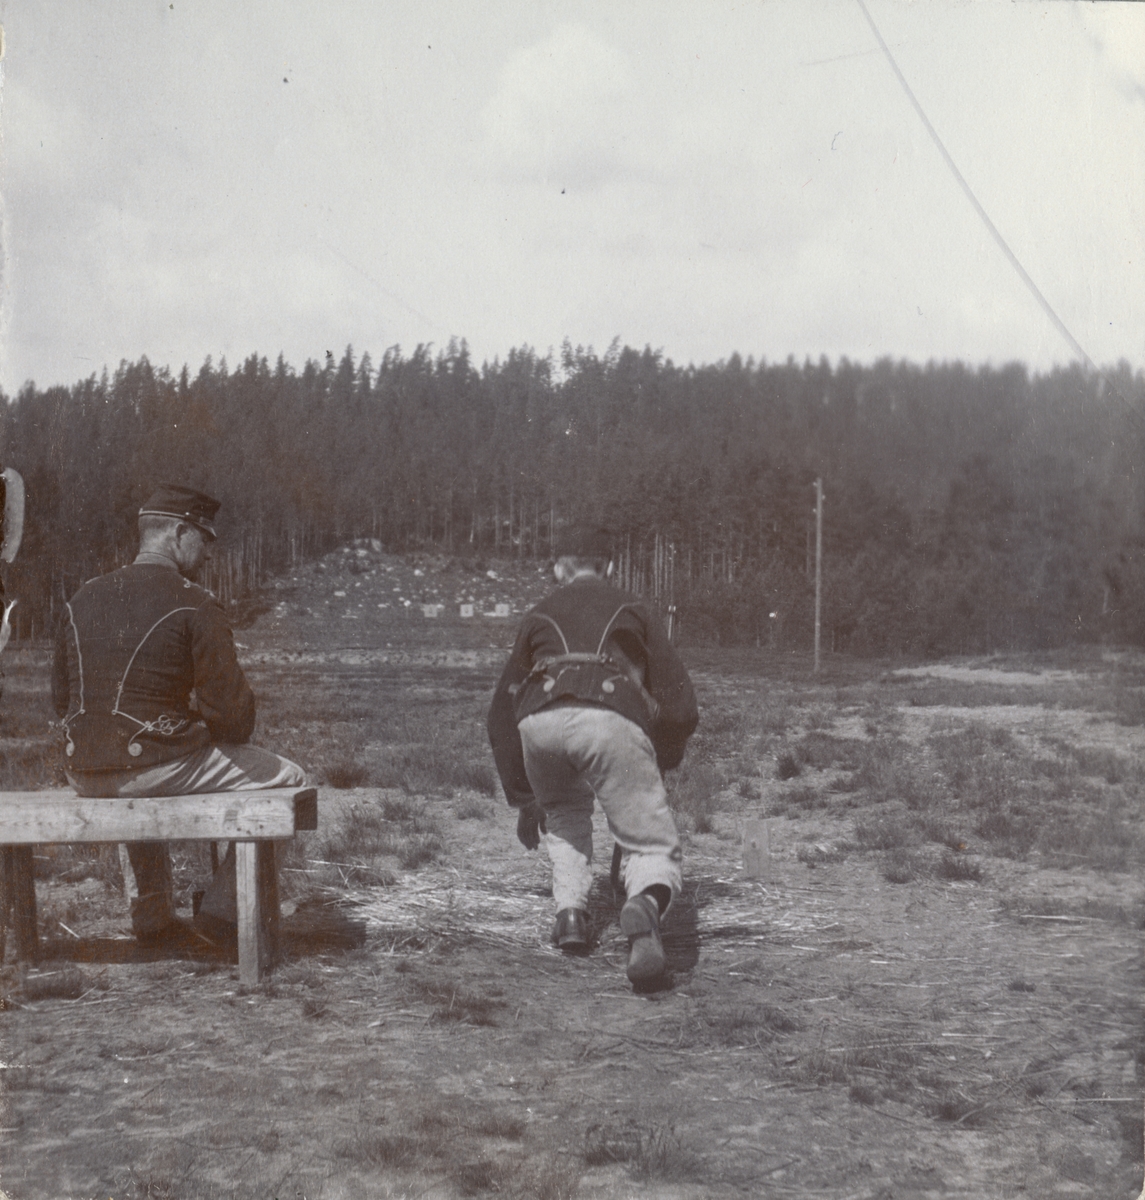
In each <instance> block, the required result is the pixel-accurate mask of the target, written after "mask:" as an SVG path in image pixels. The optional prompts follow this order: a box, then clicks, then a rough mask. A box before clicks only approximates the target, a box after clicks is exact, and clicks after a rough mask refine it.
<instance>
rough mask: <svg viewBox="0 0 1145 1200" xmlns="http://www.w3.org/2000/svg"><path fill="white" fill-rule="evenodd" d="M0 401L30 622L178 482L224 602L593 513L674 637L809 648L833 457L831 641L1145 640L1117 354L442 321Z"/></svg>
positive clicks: (546, 532)
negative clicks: (487, 330) (898, 349)
mask: <svg viewBox="0 0 1145 1200" xmlns="http://www.w3.org/2000/svg"><path fill="white" fill-rule="evenodd" d="M3 400H4V402H3V404H2V405H0V461H2V462H3V463H4V464H5V465H8V466H12V467H14V468H15V469H17V470H18V471H20V472H21V474H22V475H23V476H24V479H25V483H26V486H27V493H28V518H27V524H26V531H25V541H24V546H23V548H22V550H21V552H20V555H19V557H18V559H17V561H16V563H15V564H13V565H12V566H9V567H6V568H5V582H6V586H7V589H8V591H9V593H10V594H14V595H18V596H19V599H20V605H19V606H18V609H17V614H18V618H19V619H18V622H17V627H16V628H17V634H18V636H23V637H29V636H39V635H41V634H43V633H44V632H45V631H46V630H47V629H48V628H49V627H50V626H51V623H52V621H53V620H54V619H55V616H56V613H57V612H58V610H59V606H60V604H61V602H62V601H63V600H64V599H66V598H67V597H68V596H69V595H70V594H71V593H72V592H73V591H74V590H75V588H76V587H77V586H78V585H79V584H80V583H81V582H82V581H83V580H84V579H87V578H90V577H91V576H93V575H95V574H97V573H99V572H101V571H104V570H107V569H109V568H111V567H113V566H115V565H118V564H120V563H123V562H125V561H128V560H129V559H130V557H131V556H132V554H133V553H134V548H135V516H136V513H137V512H138V509H139V506H140V504H141V502H142V501H143V500H144V499H145V498H146V495H147V493H148V492H149V490H150V489H151V487H152V486H153V485H154V484H155V483H157V482H160V481H163V480H171V481H179V482H185V483H188V484H191V485H192V486H196V487H200V488H202V489H203V490H205V491H208V492H210V493H212V494H214V495H216V496H218V497H220V498H221V499H223V500H224V502H225V507H224V510H223V512H222V514H221V519H222V532H223V535H224V536H223V539H222V541H221V543H220V547H221V549H222V551H223V552H222V553H220V554H219V555H218V556H217V559H216V563H215V566H214V576H213V578H212V579H211V580H210V581H209V582H210V583H211V585H212V586H213V587H214V588H215V590H216V591H217V592H219V593H220V595H221V596H222V598H223V599H224V600H227V601H231V600H237V599H239V598H241V597H242V596H244V595H248V594H250V593H251V592H252V591H253V590H255V589H256V588H257V586H258V584H259V582H260V580H262V579H263V578H264V577H265V576H266V575H267V574H268V573H270V572H274V571H277V570H280V569H282V568H283V567H285V566H287V565H288V564H290V563H293V562H297V561H299V560H301V559H303V558H306V557H308V556H310V555H313V554H316V553H320V552H322V551H324V550H326V549H328V548H329V547H331V546H333V545H335V544H337V543H339V542H341V541H344V540H346V539H348V538H352V537H361V536H365V537H373V538H378V539H380V540H381V541H382V542H383V543H384V544H385V545H386V547H387V548H388V549H390V550H391V551H395V552H404V551H412V550H434V551H437V552H442V553H446V554H452V555H459V556H464V557H467V558H471V559H477V558H496V557H505V556H513V557H538V558H546V557H548V556H549V555H550V552H551V549H552V546H553V539H554V534H555V533H559V530H560V528H561V527H562V526H563V525H564V524H565V523H567V522H569V521H573V520H580V519H591V520H596V521H599V522H601V523H603V524H605V525H606V526H607V527H609V528H610V529H611V530H612V531H613V532H614V533H615V535H616V538H617V545H618V546H619V548H620V550H621V554H620V563H619V565H620V572H621V577H622V580H623V581H624V582H626V583H628V584H630V585H631V586H633V587H636V588H638V589H639V590H641V591H643V592H644V593H646V594H648V595H650V596H652V597H654V598H655V599H656V600H657V602H658V603H659V604H660V605H661V606H662V607H663V608H664V609H665V610H667V608H668V607H669V606H675V613H674V620H675V622H676V624H677V628H678V630H679V632H680V635H681V637H682V638H683V639H684V640H685V641H691V642H708V643H711V642H722V643H725V644H733V643H761V644H765V645H767V644H771V645H775V646H777V647H781V648H787V647H795V646H808V645H809V644H810V642H811V638H812V629H813V579H814V523H815V517H814V511H813V510H814V488H813V483H814V480H815V479H816V478H817V477H819V478H822V480H823V487H824V491H825V495H826V501H825V510H824V533H823V545H824V558H823V580H824V591H823V610H822V629H823V640H824V645H825V647H826V648H828V649H835V650H838V651H848V652H852V653H862V654H873V653H880V654H882V653H922V654H949V653H981V652H987V651H993V650H1001V649H1020V648H1032V647H1041V646H1046V645H1059V644H1063V643H1067V642H1070V641H1093V640H1100V639H1115V640H1129V641H1145V567H1143V562H1142V551H1143V545H1145V541H1143V535H1145V485H1143V480H1142V470H1141V466H1142V463H1145V378H1143V377H1142V375H1141V374H1140V373H1138V374H1136V375H1135V374H1133V373H1132V372H1131V371H1130V369H1129V368H1128V366H1126V365H1124V364H1123V365H1122V366H1120V367H1119V368H1118V369H1117V370H1115V371H1113V372H1111V373H1109V376H1108V384H1107V381H1106V379H1103V378H1101V377H1099V376H1097V375H1095V374H1094V373H1092V372H1086V371H1084V370H1082V369H1081V368H1070V369H1068V370H1055V371H1053V372H1052V373H1049V374H1045V375H1035V376H1031V375H1030V374H1029V373H1028V372H1027V371H1026V369H1025V368H1024V367H1022V366H1021V365H1008V366H1005V367H1002V368H992V367H982V368H978V369H974V368H971V367H967V366H964V365H962V364H959V363H954V364H929V365H927V366H925V367H920V366H916V365H912V364H909V363H906V362H897V363H896V362H892V361H890V360H884V361H880V362H878V363H876V364H875V365H873V366H870V367H864V366H859V365H856V364H852V363H849V362H848V361H846V360H845V359H844V360H842V361H840V362H839V363H838V364H836V365H834V366H832V365H831V364H830V363H829V362H828V361H827V360H826V359H821V360H820V361H819V362H818V363H812V362H810V361H807V362H804V363H802V364H799V363H796V362H795V361H794V360H792V359H789V360H788V361H787V362H786V363H782V364H773V363H766V362H753V361H752V360H750V359H749V360H747V361H744V360H742V359H741V358H740V357H739V356H738V355H733V356H732V357H731V358H730V359H729V360H727V361H724V362H720V363H718V364H715V365H710V366H699V367H696V366H688V367H680V366H676V365H674V364H673V363H672V362H671V361H669V360H666V359H665V358H664V357H663V356H662V355H660V354H658V353H655V352H653V351H651V350H648V349H646V350H644V351H642V352H641V351H637V350H633V349H630V348H627V347H623V348H622V347H620V346H618V345H617V344H615V343H614V344H613V346H612V347H610V349H609V350H608V351H607V353H605V354H603V355H598V354H596V353H594V352H593V351H592V350H585V349H582V348H579V347H577V348H574V347H572V346H571V345H568V344H567V343H566V345H565V346H564V347H563V349H562V351H561V353H560V354H559V355H550V356H545V357H542V356H539V355H537V354H536V353H534V352H533V351H532V350H529V349H521V350H515V351H512V352H510V353H509V355H508V357H507V358H505V359H504V360H497V361H495V362H493V363H486V364H485V365H483V366H482V367H480V368H478V367H476V366H475V365H474V364H473V362H472V361H471V359H470V356H469V353H468V350H467V348H466V346H465V344H464V343H457V342H452V343H450V345H449V346H448V348H446V349H444V350H439V351H437V352H436V353H435V352H433V351H432V349H431V348H430V347H426V346H419V347H418V348H417V350H416V351H414V352H413V353H412V354H409V355H405V354H403V353H402V352H401V350H400V349H398V348H392V349H390V350H387V351H386V352H385V354H384V355H383V356H382V358H381V360H380V361H379V362H377V363H376V364H375V363H374V361H373V360H372V359H371V357H370V356H369V355H368V354H363V355H362V356H361V357H360V358H356V357H355V355H354V353H353V351H352V349H350V348H347V349H346V351H345V353H344V354H343V356H342V358H341V360H340V361H339V360H335V359H334V357H333V356H331V355H328V356H327V359H326V362H325V363H324V364H320V363H317V362H313V361H311V362H307V363H306V365H305V366H304V367H303V368H302V370H301V371H296V370H295V369H293V368H292V367H291V366H289V365H288V364H287V363H285V362H284V361H283V359H282V357H281V356H280V357H279V359H278V361H277V362H276V363H275V364H274V365H271V364H270V363H269V362H268V361H267V359H265V358H260V357H257V356H252V357H251V358H249V359H247V360H246V361H245V362H243V363H242V364H241V366H239V367H238V369H236V370H233V371H232V370H229V369H228V367H227V364H226V363H225V361H224V362H220V363H218V364H217V365H215V364H214V363H213V362H212V361H211V360H210V359H208V360H207V361H206V362H205V363H204V364H203V366H202V367H201V369H200V370H199V371H198V373H197V374H196V375H194V376H193V377H192V376H191V375H190V374H189V372H188V371H187V369H186V368H184V369H183V371H182V372H181V373H180V374H179V375H178V376H177V377H176V376H172V375H171V374H170V373H169V372H168V371H166V370H163V369H157V368H154V367H152V366H151V364H150V363H149V362H148V361H147V359H146V358H143V359H140V360H139V361H138V362H136V363H123V364H121V366H120V367H119V369H118V370H117V371H116V372H115V374H114V376H109V375H108V374H107V373H106V372H105V373H104V374H103V376H102V377H99V378H97V377H95V376H92V377H90V378H88V379H86V380H83V381H82V382H80V383H77V384H76V385H75V386H74V387H71V388H63V387H53V388H48V389H46V390H43V391H41V390H38V389H37V388H36V387H35V386H34V385H33V384H28V385H27V386H25V387H24V388H23V389H22V390H21V391H20V393H19V394H18V395H17V396H16V397H15V398H14V399H8V398H6V397H5V398H3ZM772 614H774V615H772Z"/></svg>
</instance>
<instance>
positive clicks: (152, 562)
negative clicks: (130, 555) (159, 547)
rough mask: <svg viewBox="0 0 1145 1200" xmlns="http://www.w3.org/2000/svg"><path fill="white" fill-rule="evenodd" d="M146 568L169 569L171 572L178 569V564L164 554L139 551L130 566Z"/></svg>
mask: <svg viewBox="0 0 1145 1200" xmlns="http://www.w3.org/2000/svg"><path fill="white" fill-rule="evenodd" d="M138 565H142V566H148V567H170V568H171V569H172V570H173V571H177V570H178V569H179V564H178V563H177V562H176V561H175V560H174V559H173V558H169V557H168V556H167V555H166V554H160V553H159V552H158V551H156V550H140V551H139V553H138V554H137V555H136V556H135V561H134V562H133V563H132V566H138Z"/></svg>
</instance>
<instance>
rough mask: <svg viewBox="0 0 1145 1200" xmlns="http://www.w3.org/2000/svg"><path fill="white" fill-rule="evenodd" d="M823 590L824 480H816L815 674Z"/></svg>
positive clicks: (817, 660) (817, 666)
mask: <svg viewBox="0 0 1145 1200" xmlns="http://www.w3.org/2000/svg"><path fill="white" fill-rule="evenodd" d="M822 592H823V480H822V478H819V479H816V480H815V674H816V675H818V674H819V614H820V611H821V608H822V603H821V601H822Z"/></svg>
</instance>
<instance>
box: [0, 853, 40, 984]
mask: <svg viewBox="0 0 1145 1200" xmlns="http://www.w3.org/2000/svg"><path fill="white" fill-rule="evenodd" d="M3 855H4V875H5V882H6V884H7V890H8V894H7V896H6V897H5V903H6V904H10V905H11V912H12V932H13V933H14V934H15V935H16V957H17V958H18V959H19V961H20V962H38V961H39V958H40V936H39V932H38V930H37V926H36V884H35V880H34V878H33V875H32V847H31V846H5V847H4V848H3Z"/></svg>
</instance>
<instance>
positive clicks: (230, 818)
mask: <svg viewBox="0 0 1145 1200" xmlns="http://www.w3.org/2000/svg"><path fill="white" fill-rule="evenodd" d="M317 828H318V791H317V789H316V788H312V787H308V788H266V789H263V790H260V791H246V792H210V793H206V794H203V795H198V796H157V797H150V796H149V797H145V798H135V799H127V798H117V799H95V798H91V797H87V796H77V795H76V794H75V793H74V792H72V791H69V790H63V789H61V790H52V791H42V792H0V854H2V855H3V867H4V874H5V877H6V878H7V881H8V887H9V898H10V900H11V904H12V928H13V933H14V934H15V939H16V955H17V957H18V958H19V959H20V960H21V961H22V962H36V961H38V959H39V956H40V944H39V935H38V930H37V925H36V890H35V885H34V882H33V877H32V847H33V845H53V844H60V843H77V842H84V843H93V842H175V841H197V842H208V841H209V842H234V844H235V866H236V883H237V900H238V953H239V981H240V983H243V984H253V983H257V982H258V980H259V978H260V976H261V975H262V973H263V971H264V970H268V969H269V968H270V967H271V966H273V964H274V962H275V961H276V959H277V957H278V920H279V907H278V872H277V868H276V865H275V861H274V843H275V841H276V840H278V839H284V838H291V837H293V836H294V834H295V833H297V832H300V831H302V830H312V829H317Z"/></svg>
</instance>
